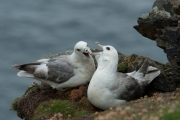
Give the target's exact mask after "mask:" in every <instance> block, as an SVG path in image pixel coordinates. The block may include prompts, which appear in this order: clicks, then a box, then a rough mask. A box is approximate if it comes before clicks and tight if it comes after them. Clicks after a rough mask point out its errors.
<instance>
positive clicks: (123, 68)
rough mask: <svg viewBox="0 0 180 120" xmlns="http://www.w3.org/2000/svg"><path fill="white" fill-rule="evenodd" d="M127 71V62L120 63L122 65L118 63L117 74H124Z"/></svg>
mask: <svg viewBox="0 0 180 120" xmlns="http://www.w3.org/2000/svg"><path fill="white" fill-rule="evenodd" d="M127 70H128V64H127V62H122V63H119V64H118V72H123V73H125V72H127Z"/></svg>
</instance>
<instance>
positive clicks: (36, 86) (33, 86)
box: [24, 84, 40, 95]
mask: <svg viewBox="0 0 180 120" xmlns="http://www.w3.org/2000/svg"><path fill="white" fill-rule="evenodd" d="M38 87H40V85H38V84H34V85H31V86H30V87H28V88H27V89H26V91H25V93H24V95H26V94H27V93H28V92H29V91H31V90H33V89H35V88H38Z"/></svg>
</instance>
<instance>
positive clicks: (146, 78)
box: [128, 59, 161, 85]
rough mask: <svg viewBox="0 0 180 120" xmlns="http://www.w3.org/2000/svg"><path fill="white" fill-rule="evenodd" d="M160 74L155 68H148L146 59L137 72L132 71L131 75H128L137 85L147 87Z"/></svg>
mask: <svg viewBox="0 0 180 120" xmlns="http://www.w3.org/2000/svg"><path fill="white" fill-rule="evenodd" d="M160 73H161V72H160V70H158V69H157V68H156V67H152V66H149V63H148V61H147V59H145V60H144V62H143V64H142V66H141V67H140V69H139V70H138V71H134V72H132V73H129V74H128V75H129V76H131V77H133V78H135V79H137V80H138V82H139V84H141V85H148V84H149V83H151V82H152V81H153V79H154V78H156V77H157V76H158V75H159V74H160Z"/></svg>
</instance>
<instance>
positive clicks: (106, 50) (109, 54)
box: [92, 42, 118, 65]
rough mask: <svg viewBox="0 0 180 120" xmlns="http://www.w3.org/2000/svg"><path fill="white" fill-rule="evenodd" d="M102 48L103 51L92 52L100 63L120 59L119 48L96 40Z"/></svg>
mask: <svg viewBox="0 0 180 120" xmlns="http://www.w3.org/2000/svg"><path fill="white" fill-rule="evenodd" d="M95 44H97V45H98V46H99V47H100V48H101V49H102V52H97V53H92V55H94V56H95V58H96V60H97V62H98V65H100V64H104V63H107V62H117V61H118V53H117V50H116V49H115V48H114V47H113V46H110V45H104V46H103V45H101V44H100V43H99V42H95Z"/></svg>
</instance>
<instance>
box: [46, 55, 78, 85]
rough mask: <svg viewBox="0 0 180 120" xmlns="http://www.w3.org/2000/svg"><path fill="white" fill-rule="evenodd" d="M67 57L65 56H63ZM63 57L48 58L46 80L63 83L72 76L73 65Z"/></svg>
mask: <svg viewBox="0 0 180 120" xmlns="http://www.w3.org/2000/svg"><path fill="white" fill-rule="evenodd" d="M64 57H65V58H67V57H66V56H64ZM65 58H63V57H60V58H57V59H56V60H55V59H53V60H50V61H49V63H47V67H48V78H47V79H48V80H49V81H52V82H55V83H63V82H66V81H67V80H69V79H70V78H71V77H73V76H74V69H75V68H74V67H73V66H72V65H70V64H69V62H68V60H67V59H65Z"/></svg>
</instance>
